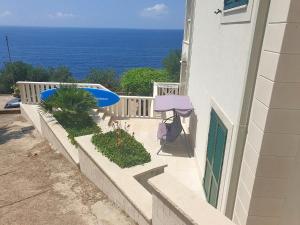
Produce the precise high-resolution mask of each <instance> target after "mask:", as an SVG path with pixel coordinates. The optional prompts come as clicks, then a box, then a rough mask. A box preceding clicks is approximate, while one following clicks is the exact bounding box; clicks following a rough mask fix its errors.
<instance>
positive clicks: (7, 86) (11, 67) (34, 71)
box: [0, 61, 76, 93]
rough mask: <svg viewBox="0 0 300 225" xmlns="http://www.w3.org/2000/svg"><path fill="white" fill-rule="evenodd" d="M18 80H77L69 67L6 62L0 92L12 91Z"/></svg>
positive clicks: (0, 78)
mask: <svg viewBox="0 0 300 225" xmlns="http://www.w3.org/2000/svg"><path fill="white" fill-rule="evenodd" d="M18 81H38V82H46V81H54V82H76V80H75V79H74V78H73V76H72V74H71V72H70V71H69V69H68V68H67V67H58V68H49V69H48V68H44V67H41V66H38V67H34V66H32V65H30V64H27V63H24V62H21V61H17V62H12V63H5V64H4V67H3V68H2V69H1V70H0V93H11V92H12V87H13V86H15V83H16V82H18Z"/></svg>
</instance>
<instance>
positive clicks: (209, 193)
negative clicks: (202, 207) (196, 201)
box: [203, 110, 227, 207]
mask: <svg viewBox="0 0 300 225" xmlns="http://www.w3.org/2000/svg"><path fill="white" fill-rule="evenodd" d="M226 138H227V129H226V127H225V126H224V124H223V123H222V121H221V120H220V118H219V117H218V115H217V114H216V112H215V111H214V110H212V111H211V117H210V125H209V133H208V143H207V156H206V166H205V175H204V180H203V186H204V190H205V194H206V197H207V200H208V202H209V203H210V204H211V205H213V206H215V207H217V202H218V194H219V189H220V181H221V174H222V167H223V159H224V152H225V146H226Z"/></svg>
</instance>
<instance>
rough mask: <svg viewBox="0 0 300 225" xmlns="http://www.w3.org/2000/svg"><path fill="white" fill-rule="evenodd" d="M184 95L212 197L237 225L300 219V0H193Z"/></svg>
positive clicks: (205, 189) (189, 8)
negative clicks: (191, 110)
mask: <svg viewBox="0 0 300 225" xmlns="http://www.w3.org/2000/svg"><path fill="white" fill-rule="evenodd" d="M186 8H187V12H186V22H185V35H184V42H183V50H182V52H183V53H182V68H181V92H182V94H187V95H189V96H190V98H191V100H192V102H193V105H194V107H195V112H194V115H192V117H191V121H190V132H191V134H192V135H191V136H192V142H193V146H194V154H195V158H196V160H197V165H198V166H199V174H200V178H201V179H202V180H203V190H199V192H202V194H203V196H205V197H206V199H207V201H208V202H209V203H210V204H211V205H213V206H214V207H216V208H217V209H219V210H220V211H221V212H222V213H223V214H225V215H226V216H227V217H229V218H230V219H232V220H233V221H234V222H235V223H237V224H241V225H242V224H255V225H260V224H261V225H267V224H277V225H281V224H282V225H283V224H293V225H294V224H295V225H296V224H300V216H299V215H300V210H299V209H300V207H299V206H300V199H299V198H300V194H299V193H298V192H297V187H298V185H297V184H299V183H300V176H299V175H298V174H297V171H298V168H299V167H300V166H299V156H298V155H299V154H298V152H299V151H300V149H299V147H300V146H299V145H300V136H299V134H300V111H299V109H300V101H299V100H298V97H297V96H300V95H299V94H300V83H299V81H300V76H299V73H300V66H299V65H300V57H299V55H300V54H299V53H300V2H299V1H298V0H284V1H283V0H236V1H233V0H213V1H212V0H210V1H204V0H188V1H187V7H186Z"/></svg>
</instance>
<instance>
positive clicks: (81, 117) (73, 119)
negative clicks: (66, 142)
mask: <svg viewBox="0 0 300 225" xmlns="http://www.w3.org/2000/svg"><path fill="white" fill-rule="evenodd" d="M53 116H54V117H55V119H56V120H57V121H58V123H60V125H61V126H62V127H63V128H64V129H65V130H66V131H67V132H68V137H69V139H70V140H71V143H72V144H76V142H75V137H79V136H84V135H89V134H94V133H101V128H100V127H98V126H97V124H96V123H95V122H94V121H93V119H92V118H91V116H90V115H89V114H88V113H80V114H78V113H76V114H71V113H64V112H60V111H57V112H54V113H53Z"/></svg>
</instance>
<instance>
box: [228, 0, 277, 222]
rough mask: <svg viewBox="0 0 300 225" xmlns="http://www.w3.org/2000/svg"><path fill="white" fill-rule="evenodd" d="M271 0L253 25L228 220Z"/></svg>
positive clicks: (262, 2)
mask: <svg viewBox="0 0 300 225" xmlns="http://www.w3.org/2000/svg"><path fill="white" fill-rule="evenodd" d="M270 1H271V0H260V3H259V7H258V14H257V20H256V24H255V30H254V33H253V42H252V43H253V44H252V47H251V51H250V56H249V65H248V71H247V74H248V75H247V78H246V80H245V84H244V87H245V89H244V95H243V96H244V98H243V100H242V104H241V105H242V107H241V110H240V112H241V114H240V119H239V127H238V133H237V142H236V146H235V155H234V159H233V162H234V163H233V166H232V170H231V171H232V172H231V176H230V186H229V191H228V197H227V203H226V211H225V215H226V216H227V217H228V218H231V219H232V217H233V211H234V204H235V199H236V191H237V186H238V181H239V176H240V168H241V164H242V159H243V154H244V146H245V142H246V137H247V133H248V125H249V118H250V112H251V107H252V99H253V95H254V89H255V83H256V78H257V73H258V66H259V62H260V56H261V50H262V45H263V40H264V35H265V29H266V24H267V18H268V13H269V7H270Z"/></svg>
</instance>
